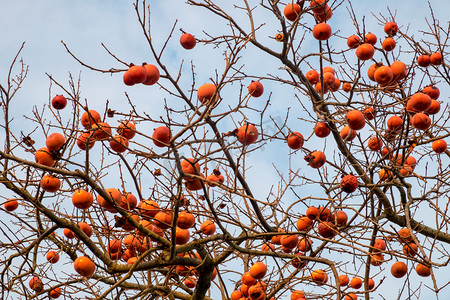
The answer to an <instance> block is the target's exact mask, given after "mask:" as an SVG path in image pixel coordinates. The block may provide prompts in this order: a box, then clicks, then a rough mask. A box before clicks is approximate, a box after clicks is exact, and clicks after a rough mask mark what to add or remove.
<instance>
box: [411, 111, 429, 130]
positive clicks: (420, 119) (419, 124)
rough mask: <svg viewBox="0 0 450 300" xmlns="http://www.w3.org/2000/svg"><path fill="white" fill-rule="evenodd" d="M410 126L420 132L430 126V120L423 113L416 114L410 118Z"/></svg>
mask: <svg viewBox="0 0 450 300" xmlns="http://www.w3.org/2000/svg"><path fill="white" fill-rule="evenodd" d="M411 125H412V126H414V127H415V128H417V129H420V130H427V129H428V128H429V127H430V126H431V119H430V117H429V116H427V115H426V114H424V113H417V114H415V115H414V116H413V117H412V118H411Z"/></svg>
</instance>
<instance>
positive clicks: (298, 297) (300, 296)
mask: <svg viewBox="0 0 450 300" xmlns="http://www.w3.org/2000/svg"><path fill="white" fill-rule="evenodd" d="M304 299H306V296H305V293H303V292H302V291H299V290H297V291H293V292H292V293H291V300H304Z"/></svg>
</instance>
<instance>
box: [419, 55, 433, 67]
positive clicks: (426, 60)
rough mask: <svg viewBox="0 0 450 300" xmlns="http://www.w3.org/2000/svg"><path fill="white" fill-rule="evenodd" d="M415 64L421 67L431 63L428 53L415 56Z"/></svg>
mask: <svg viewBox="0 0 450 300" xmlns="http://www.w3.org/2000/svg"><path fill="white" fill-rule="evenodd" d="M417 64H418V65H419V66H421V67H423V68H426V67H428V66H429V65H431V58H430V56H429V55H428V54H423V55H420V56H419V57H417Z"/></svg>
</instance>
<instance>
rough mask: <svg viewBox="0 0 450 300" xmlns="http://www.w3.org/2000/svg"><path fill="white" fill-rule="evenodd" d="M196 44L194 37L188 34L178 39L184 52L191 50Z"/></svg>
mask: <svg viewBox="0 0 450 300" xmlns="http://www.w3.org/2000/svg"><path fill="white" fill-rule="evenodd" d="M196 44H197V41H196V40H195V37H194V36H193V35H192V34H190V33H184V34H183V35H182V36H181V37H180V45H181V47H183V48H184V49H186V50H191V49H193V48H194V47H195V45H196Z"/></svg>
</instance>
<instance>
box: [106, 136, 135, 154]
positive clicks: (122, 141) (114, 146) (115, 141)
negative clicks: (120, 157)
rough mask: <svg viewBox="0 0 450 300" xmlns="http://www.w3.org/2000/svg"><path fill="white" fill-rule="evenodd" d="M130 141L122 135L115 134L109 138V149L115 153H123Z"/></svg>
mask: <svg viewBox="0 0 450 300" xmlns="http://www.w3.org/2000/svg"><path fill="white" fill-rule="evenodd" d="M129 145H130V143H129V142H128V139H127V138H126V137H124V136H122V135H119V134H116V135H115V136H114V137H113V138H112V139H111V140H109V146H110V147H111V150H113V151H115V152H117V153H123V152H125V151H126V150H127V149H128V146H129Z"/></svg>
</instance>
